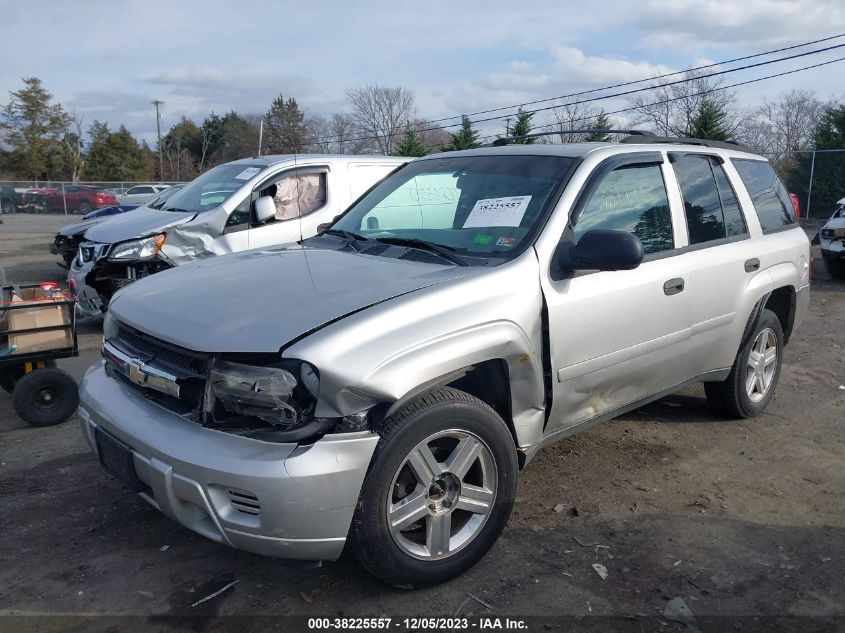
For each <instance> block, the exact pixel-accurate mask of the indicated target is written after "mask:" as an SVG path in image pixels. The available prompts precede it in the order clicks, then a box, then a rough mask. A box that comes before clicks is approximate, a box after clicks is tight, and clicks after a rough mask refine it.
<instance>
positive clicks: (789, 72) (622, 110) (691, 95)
mask: <svg viewBox="0 0 845 633" xmlns="http://www.w3.org/2000/svg"><path fill="white" fill-rule="evenodd" d="M841 61H845V57H837V58H836V59H830V60H828V61H826V62H819V63H818V64H813V65H811V66H804V67H803V68H794V69H792V70H786V71H784V72H780V73H776V74H773V75H766V76H765V77H757V78H756V79H748V80H746V81H740V82H737V83H735V84H729V85H727V86H718V87H717V88H711V89H709V90H702V91H701V92H696V93H693V94H688V95H683V96H680V97H672V98H670V99H663V100H660V101H653V102H651V103H649V105H662V104H664V103H671V102H673V101H680V100H681V99H687V98H689V97H700V96H702V95H706V94H710V93H712V92H718V91H720V90H729V89H730V88H738V87H739V86H746V85H748V84H753V83H757V82H758V81H765V80H766V79H774V78H776V77H783V76H785V75H791V74H793V73H799V72H803V71H805V70H811V69H813V68H819V67H821V66H827V65H828V64H835V63H836V62H841ZM639 109H640V106H631V107H627V108H622V109H620V110H613V111H611V112H605V114H622V113H624V112H631V111H632V110H639ZM592 118H593V117H580V118H577V119H572V122H573V123H574V122H576V121H588V120H590V119H592ZM555 125H558V124H557V123H547V124H545V125H540V126H538V127H536V128H534V129H537V130H540V129H543V128H552V127H554V126H555ZM561 133H562V134H568V133H569V131H568V130H561ZM485 138H489V137H485Z"/></svg>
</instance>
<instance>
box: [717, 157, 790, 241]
mask: <svg viewBox="0 0 845 633" xmlns="http://www.w3.org/2000/svg"><path fill="white" fill-rule="evenodd" d="M731 162H733V165H734V167H736V170H737V171H738V172H739V177H740V178H742V182H743V183H744V184H745V188H746V189H748V195H749V196H751V201H752V202H753V203H754V210H755V211H756V212H757V217H758V218H759V219H760V227H761V228H762V229H763V231H764V232H766V231H774V230H775V229H779V228H781V227H784V226H789V225H790V224H795V223H796V219H795V211H794V209H793V208H792V201H791V200H790V199H789V193H788V192H787V191H786V187H784V186H783V183H782V182H781V181H780V178H778V175H777V174H776V173H775V170H774V169H772V166H771V165H770V164H769V163H767V162H765V161H759V160H747V159H736V158H735V159H733V160H732V161H731Z"/></svg>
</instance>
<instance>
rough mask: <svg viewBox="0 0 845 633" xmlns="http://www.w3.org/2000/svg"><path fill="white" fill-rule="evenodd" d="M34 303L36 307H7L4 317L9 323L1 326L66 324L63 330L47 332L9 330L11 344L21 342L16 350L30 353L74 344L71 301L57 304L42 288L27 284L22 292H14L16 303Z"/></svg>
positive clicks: (18, 352)
mask: <svg viewBox="0 0 845 633" xmlns="http://www.w3.org/2000/svg"><path fill="white" fill-rule="evenodd" d="M28 302H35V303H33V305H32V307H26V308H18V307H15V308H14V309H9V310H4V314H3V316H2V317H0V319H2V321H4V322H5V323H6V325H5V327H0V329H8V330H12V331H14V330H28V329H30V328H39V327H49V326H53V325H64V326H66V327H65V328H64V329H61V330H49V331H47V332H30V333H29V334H14V333H10V334H9V341H8V345H9V346H12V345H17V349H16V350H15V352H13V354H30V353H32V352H44V351H48V350H52V349H62V348H66V347H70V346H72V345H73V337H72V335H71V329H70V322H71V319H70V317H71V314H70V308H71V306H69V305H67V304H63V305H55V304H53V303H52V302H51V301H50V299H49V298H47V297H46V295H45V294H44V291H43V290H41V289H40V288H23V289H22V290H21V291H20V293H15V294H14V295H13V296H12V305H15V304H20V303H28Z"/></svg>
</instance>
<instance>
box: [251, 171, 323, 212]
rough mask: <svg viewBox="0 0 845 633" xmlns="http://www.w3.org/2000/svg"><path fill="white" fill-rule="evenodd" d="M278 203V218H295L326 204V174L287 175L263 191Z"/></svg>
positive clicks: (262, 193) (264, 194) (263, 194)
mask: <svg viewBox="0 0 845 633" xmlns="http://www.w3.org/2000/svg"><path fill="white" fill-rule="evenodd" d="M261 195H262V196H270V197H272V198H273V202H275V204H276V220H277V221H285V220H293V219H296V218H300V217H303V216H306V215H308V214H309V213H313V212H314V211H316V210H317V209H320V208H322V207H324V206H325V205H326V199H327V192H326V174H325V173H317V174H294V175H291V176H285V177H284V178H282V179H280V180H278V181H276V182H275V183H273V184H272V185H270V186H269V187H267V188H265V189H263V190H262V191H261Z"/></svg>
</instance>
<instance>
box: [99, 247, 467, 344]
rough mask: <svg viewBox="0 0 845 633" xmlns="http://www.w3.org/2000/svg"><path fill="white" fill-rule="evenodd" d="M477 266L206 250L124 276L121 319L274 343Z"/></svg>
mask: <svg viewBox="0 0 845 633" xmlns="http://www.w3.org/2000/svg"><path fill="white" fill-rule="evenodd" d="M479 270H480V269H478V268H470V267H458V266H449V265H443V266H441V265H437V264H434V265H433V264H427V263H420V262H412V261H404V260H398V259H393V258H385V257H376V256H369V255H360V254H357V253H347V252H340V251H332V250H323V249H316V248H308V247H301V246H297V245H292V246H288V247H284V246H282V247H275V248H272V249H264V250H253V251H245V252H243V253H236V254H234V255H225V256H222V257H214V258H210V259H205V260H200V261H197V262H193V263H191V264H187V265H185V266H179V267H177V268H174V269H171V270H167V271H164V272H162V273H159V274H156V275H153V276H151V277H148V278H146V279H142V280H140V281H138V282H135V283H133V284H131V285H130V286H127V287H126V288H124V289H123V290H121V291H120V292H119V293H117V294H116V295H115V296H114V298H113V299H112V301H111V303H110V304H109V312H111V313H112V314H113V315H114V316H115V318H117V319H118V320H119V321H122V322H124V323H127V324H129V325H130V326H132V327H135V328H137V329H139V330H141V331H142V332H146V333H148V334H150V335H152V336H154V337H156V338H159V339H161V340H164V341H167V342H169V343H172V344H174V345H178V346H180V347H184V348H186V349H190V350H194V351H199V352H276V351H278V350H279V348H280V347H282V346H283V345H284V344H285V343H288V342H289V341H291V340H292V339H294V338H296V337H297V336H299V335H301V334H304V333H306V332H309V331H311V330H314V329H317V328H319V327H320V326H322V325H325V324H326V323H328V322H330V321H335V320H337V319H339V318H341V317H344V316H346V315H348V314H350V313H351V312H356V311H358V310H361V309H364V308H366V307H368V306H371V305H374V304H376V303H379V302H381V301H385V300H387V299H390V298H392V297H396V296H398V295H401V294H405V293H408V292H412V291H414V290H419V289H420V288H425V287H427V286H431V285H434V284H438V283H442V282H445V281H449V280H451V279H457V278H459V277H465V276H467V275H471V274H474V273H477V272H478V271H479Z"/></svg>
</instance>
